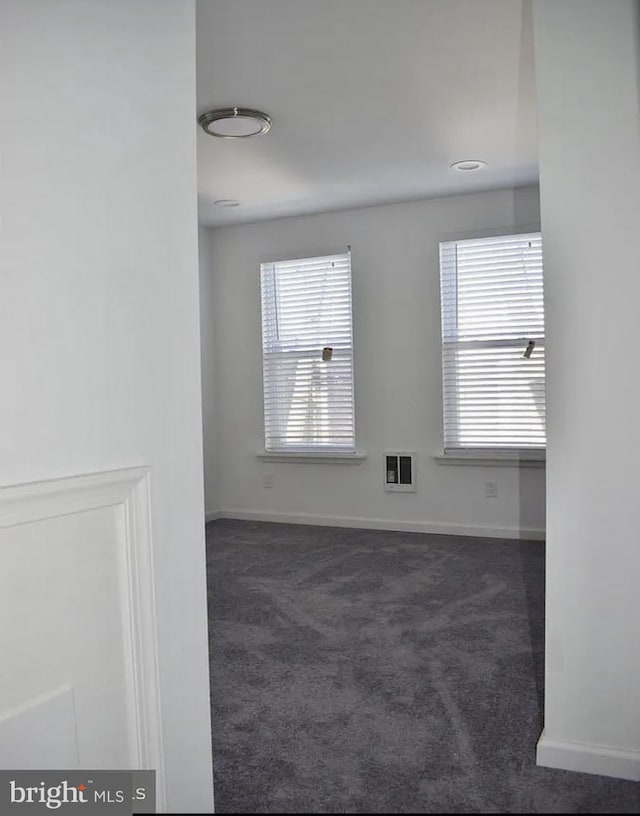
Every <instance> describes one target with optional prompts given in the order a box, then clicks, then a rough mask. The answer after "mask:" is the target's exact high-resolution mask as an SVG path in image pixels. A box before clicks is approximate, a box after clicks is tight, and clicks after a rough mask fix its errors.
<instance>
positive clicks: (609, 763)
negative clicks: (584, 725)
mask: <svg viewBox="0 0 640 816" xmlns="http://www.w3.org/2000/svg"><path fill="white" fill-rule="evenodd" d="M536 762H537V764H538V765H541V766H542V767H544V768H559V769H561V770H564V771H579V772H580V773H589V774H599V775H600V776H613V777H616V778H617V779H630V780H632V781H633V782H640V751H629V750H621V749H619V748H607V747H605V746H604V745H588V744H586V743H582V742H565V741H564V740H554V739H549V738H548V737H546V736H545V733H544V731H543V732H542V735H541V737H540V739H539V740H538V748H537V753H536Z"/></svg>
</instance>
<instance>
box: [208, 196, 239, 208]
mask: <svg viewBox="0 0 640 816" xmlns="http://www.w3.org/2000/svg"><path fill="white" fill-rule="evenodd" d="M213 203H214V204H215V205H216V206H217V207H239V206H240V202H239V201H236V199H235V198H219V199H218V200H217V201H214V202H213Z"/></svg>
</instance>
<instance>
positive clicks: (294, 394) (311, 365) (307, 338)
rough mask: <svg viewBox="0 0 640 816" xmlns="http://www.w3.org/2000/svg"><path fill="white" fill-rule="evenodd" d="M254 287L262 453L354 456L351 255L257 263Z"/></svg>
mask: <svg viewBox="0 0 640 816" xmlns="http://www.w3.org/2000/svg"><path fill="white" fill-rule="evenodd" d="M260 281H261V291H262V358H263V379H264V420H265V449H266V450H267V451H289V452H316V453H331V452H342V453H352V452H354V451H355V427H354V426H355V420H354V400H353V330H352V311H351V255H350V253H345V254H342V255H328V256H325V257H319V258H301V259H298V260H294V261H277V262H275V263H263V264H261V267H260ZM324 349H327V350H329V349H330V351H325V352H324V355H323V350H324ZM323 356H324V358H325V359H323ZM328 357H330V359H326V358H328Z"/></svg>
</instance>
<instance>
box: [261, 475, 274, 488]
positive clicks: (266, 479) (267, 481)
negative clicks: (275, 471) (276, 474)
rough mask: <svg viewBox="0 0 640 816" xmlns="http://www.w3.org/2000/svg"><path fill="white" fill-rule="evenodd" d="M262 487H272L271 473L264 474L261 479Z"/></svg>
mask: <svg viewBox="0 0 640 816" xmlns="http://www.w3.org/2000/svg"><path fill="white" fill-rule="evenodd" d="M262 486H263V487H273V475H272V474H271V473H265V475H264V476H263V477H262Z"/></svg>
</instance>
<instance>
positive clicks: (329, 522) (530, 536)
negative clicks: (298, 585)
mask: <svg viewBox="0 0 640 816" xmlns="http://www.w3.org/2000/svg"><path fill="white" fill-rule="evenodd" d="M210 516H211V518H210ZM214 518H229V519H241V520H246V521H276V522H280V523H285V524H314V525H319V526H322V527H355V528H360V529H365V530H393V531H397V532H403V533H437V534H442V535H463V536H473V537H475V538H511V539H514V538H515V539H521V540H534V541H543V540H544V538H545V531H544V530H537V529H534V528H516V527H478V526H472V525H465V524H434V523H433V522H429V521H398V520H389V519H375V518H374V519H372V518H351V517H347V516H316V515H312V514H310V513H276V512H273V511H271V510H234V509H228V510H219V511H217V513H212V514H209V513H208V514H207V521H213V519H214Z"/></svg>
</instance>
